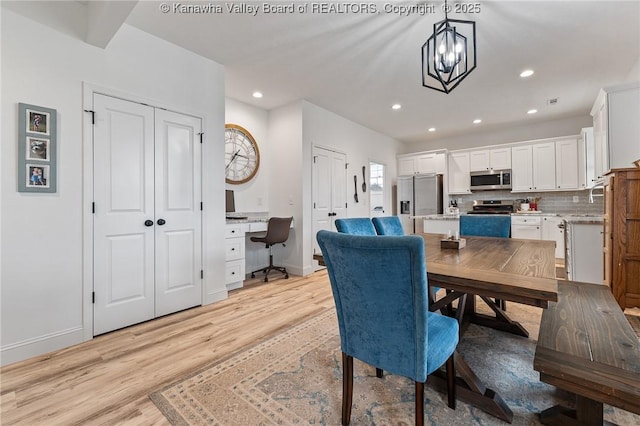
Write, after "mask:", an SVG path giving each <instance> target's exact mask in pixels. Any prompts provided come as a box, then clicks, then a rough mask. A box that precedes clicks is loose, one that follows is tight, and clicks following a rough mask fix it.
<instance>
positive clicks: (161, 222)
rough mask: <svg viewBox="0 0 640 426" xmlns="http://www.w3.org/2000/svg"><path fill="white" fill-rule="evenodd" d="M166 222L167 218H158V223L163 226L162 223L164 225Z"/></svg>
mask: <svg viewBox="0 0 640 426" xmlns="http://www.w3.org/2000/svg"><path fill="white" fill-rule="evenodd" d="M165 223H167V221H166V220H164V219H158V225H160V226H162V225H164V224H165Z"/></svg>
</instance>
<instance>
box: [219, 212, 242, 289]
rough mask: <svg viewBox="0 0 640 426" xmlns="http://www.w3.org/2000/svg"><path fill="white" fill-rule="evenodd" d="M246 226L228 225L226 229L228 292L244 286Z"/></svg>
mask: <svg viewBox="0 0 640 426" xmlns="http://www.w3.org/2000/svg"><path fill="white" fill-rule="evenodd" d="M244 235H245V224H241V223H234V224H227V225H226V228H225V240H224V242H225V261H226V262H225V275H224V283H225V284H226V286H227V290H234V289H236V288H240V287H242V285H243V281H244V274H245V263H244V256H245V254H244V250H245V245H244Z"/></svg>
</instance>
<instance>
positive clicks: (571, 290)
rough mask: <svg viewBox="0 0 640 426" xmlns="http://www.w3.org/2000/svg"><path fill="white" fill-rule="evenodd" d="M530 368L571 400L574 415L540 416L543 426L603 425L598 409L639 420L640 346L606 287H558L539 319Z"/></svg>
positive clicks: (563, 411) (564, 411)
mask: <svg viewBox="0 0 640 426" xmlns="http://www.w3.org/2000/svg"><path fill="white" fill-rule="evenodd" d="M533 368H534V369H535V370H536V371H538V372H540V380H541V381H543V382H546V383H549V384H551V385H554V386H556V387H558V388H561V389H564V390H566V391H569V392H572V393H575V394H576V408H575V409H574V410H571V409H568V408H565V407H561V406H555V407H552V408H549V409H547V410H545V411H543V412H542V413H541V414H540V420H541V421H542V423H543V424H547V425H571V424H576V425H577V424H580V425H602V424H603V417H602V414H603V413H602V410H603V403H606V404H609V405H613V406H616V407H620V408H622V409H623V410H626V411H630V412H633V413H637V414H640V344H639V342H638V337H637V336H636V334H635V333H634V331H633V329H632V328H631V326H630V325H629V322H628V321H627V319H626V318H625V316H624V314H623V312H622V311H621V310H620V307H619V306H618V304H617V302H616V300H615V299H614V298H613V295H612V294H611V290H610V289H609V287H607V286H604V285H597V284H585V283H576V282H571V281H562V280H559V281H558V301H557V302H556V303H555V304H554V303H552V304H551V305H550V306H549V308H547V309H545V310H544V311H543V313H542V321H541V323H540V335H539V338H538V344H537V346H536V354H535V358H534V362H533Z"/></svg>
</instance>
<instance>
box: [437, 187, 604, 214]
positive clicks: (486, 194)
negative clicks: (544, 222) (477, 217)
mask: <svg viewBox="0 0 640 426" xmlns="http://www.w3.org/2000/svg"><path fill="white" fill-rule="evenodd" d="M600 193H602V190H601V189H597V190H595V191H594V195H595V194H600ZM574 196H577V197H578V202H577V203H574V202H573V197H574ZM536 197H540V198H542V199H541V200H540V202H539V203H538V210H541V211H542V212H543V213H559V214H603V213H604V199H603V197H597V196H594V197H593V201H594V202H593V203H589V191H563V192H538V193H536V192H530V193H511V192H510V191H477V192H474V193H473V194H468V195H466V194H465V195H450V196H449V199H451V200H459V199H462V203H458V207H459V208H460V213H464V212H468V211H470V210H472V208H473V200H513V201H515V200H519V199H523V198H529V199H532V198H536Z"/></svg>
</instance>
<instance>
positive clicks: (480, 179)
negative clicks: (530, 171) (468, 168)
mask: <svg viewBox="0 0 640 426" xmlns="http://www.w3.org/2000/svg"><path fill="white" fill-rule="evenodd" d="M491 189H511V170H510V169H507V170H488V171H482V172H471V190H472V191H488V190H491Z"/></svg>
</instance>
